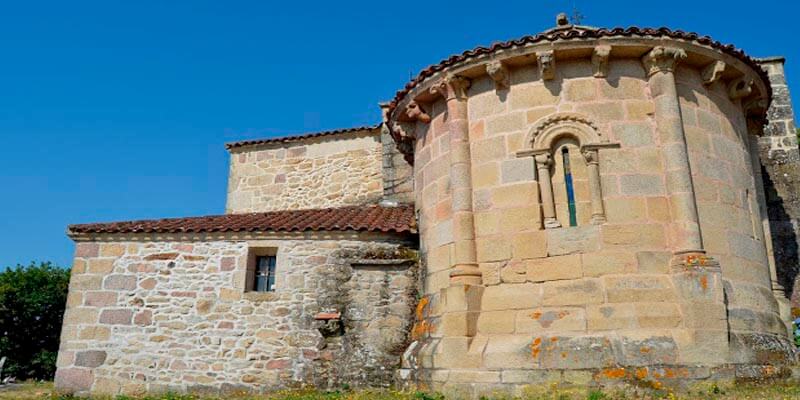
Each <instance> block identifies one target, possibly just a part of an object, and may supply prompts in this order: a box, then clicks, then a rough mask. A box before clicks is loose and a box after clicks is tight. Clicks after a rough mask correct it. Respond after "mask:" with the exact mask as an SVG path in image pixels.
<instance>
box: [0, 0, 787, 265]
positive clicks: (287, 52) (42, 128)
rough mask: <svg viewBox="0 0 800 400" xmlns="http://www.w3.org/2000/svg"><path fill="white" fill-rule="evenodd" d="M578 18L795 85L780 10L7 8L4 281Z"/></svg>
mask: <svg viewBox="0 0 800 400" xmlns="http://www.w3.org/2000/svg"><path fill="white" fill-rule="evenodd" d="M276 3H279V4H280V5H277V4H276ZM740 4H741V5H740ZM759 4H763V5H764V7H763V8H762V7H759V6H758V5H759ZM573 6H576V7H577V8H578V9H579V10H580V11H581V13H582V14H584V15H585V19H584V23H585V24H587V25H593V26H606V27H611V26H629V25H639V26H668V27H671V28H674V29H683V30H691V31H696V32H699V33H701V34H707V35H711V36H712V37H714V38H715V39H717V40H720V41H723V42H729V43H734V44H735V45H737V46H739V47H741V48H743V49H745V50H746V51H747V52H748V53H749V54H751V55H753V56H771V55H779V54H780V55H785V56H786V57H787V58H788V65H787V69H788V71H787V73H788V77H789V83H790V88H792V87H791V85H792V84H793V83H796V82H800V67H799V66H798V65H800V46H798V44H797V43H796V42H795V38H796V37H797V34H796V29H797V28H796V25H797V24H796V21H797V17H798V8H800V6H798V5H797V4H796V2H794V1H789V0H782V1H765V2H761V3H758V2H755V3H744V2H739V1H736V2H732V1H730V0H728V1H720V0H706V1H697V0H692V1H688V0H670V1H667V2H657V1H641V0H637V1H596V0H576V1H572V0H569V1H556V0H549V1H548V0H538V1H532V0H529V1H506V2H487V1H485V0H484V1H458V2H438V1H437V2H434V1H429V2H425V1H423V2H413V1H412V2H399V3H398V2H385V1H375V0H372V1H359V2H354V1H350V2H348V1H324V2H323V1H319V2H303V1H294V2H267V1H253V2H244V1H214V2H210V1H163V0H162V1H136V2H133V1H108V0H106V1H97V2H87V1H74V2H63V1H58V2H55V1H52V2H37V1H26V2H22V1H19V2H11V1H7V2H4V4H3V7H2V9H0V51H2V54H1V55H0V60H1V61H0V139H2V141H0V191H1V192H2V196H0V267H2V266H9V265H15V264H17V263H23V264H26V263H28V262H30V261H33V260H52V261H54V262H56V263H58V264H60V265H64V266H69V265H70V263H71V257H72V252H73V245H72V243H71V241H70V240H69V239H68V238H67V237H66V235H65V229H66V226H67V225H68V224H70V223H80V222H96V221H111V220H127V219H135V218H156V217H170V216H190V215H205V214H218V213H223V212H224V206H225V205H224V203H225V188H226V179H227V153H226V151H225V149H224V147H223V143H225V142H227V141H233V140H238V139H245V138H256V137H268V136H279V135H285V134H291V133H298V132H303V131H308V130H321V129H330V128H339V127H348V126H354V125H361V124H373V123H377V122H379V119H380V113H379V110H378V107H377V103H378V102H380V101H385V100H388V99H390V98H391V97H392V96H393V94H394V92H395V91H396V90H397V89H399V88H400V87H402V85H404V84H405V83H406V81H407V80H408V79H409V75H410V74H411V73H414V74H416V73H417V72H418V71H419V70H420V69H421V68H423V67H425V66H427V65H428V64H431V63H435V62H438V61H439V60H441V59H442V58H444V57H446V56H449V55H450V54H452V53H456V52H461V51H463V50H466V49H469V48H472V47H474V46H476V45H487V44H491V43H492V42H493V41H498V40H506V39H512V38H516V37H519V36H523V35H526V34H533V33H537V32H539V31H541V30H544V29H547V28H550V27H551V26H552V25H554V20H555V15H556V13H557V12H559V11H562V10H565V11H571V10H572V8H573ZM661 6H666V7H665V8H662V7H661ZM798 91H800V86H797V89H795V91H794V95H795V98H797V94H798V93H799V92H798Z"/></svg>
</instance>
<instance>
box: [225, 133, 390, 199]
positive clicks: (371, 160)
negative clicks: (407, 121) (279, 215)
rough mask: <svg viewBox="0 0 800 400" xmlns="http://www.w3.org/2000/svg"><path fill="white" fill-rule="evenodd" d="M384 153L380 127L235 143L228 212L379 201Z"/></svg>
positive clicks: (229, 179)
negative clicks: (256, 143) (244, 144)
mask: <svg viewBox="0 0 800 400" xmlns="http://www.w3.org/2000/svg"><path fill="white" fill-rule="evenodd" d="M382 153H383V148H382V146H381V143H380V134H379V132H378V130H377V129H376V130H373V131H362V132H355V133H344V134H340V135H334V136H325V137H320V138H310V139H304V140H301V141H297V142H293V143H289V144H286V143H280V144H275V145H261V146H248V147H244V148H237V149H234V150H233V151H232V152H231V166H230V176H229V178H228V203H227V213H229V214H239V213H248V212H264V211H276V210H297V209H312V208H327V207H338V206H345V205H360V204H367V203H377V202H378V201H379V200H380V199H381V197H382V196H383V177H382V165H383V164H382V159H383V154H382Z"/></svg>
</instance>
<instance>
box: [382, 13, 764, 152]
mask: <svg viewBox="0 0 800 400" xmlns="http://www.w3.org/2000/svg"><path fill="white" fill-rule="evenodd" d="M654 49H655V51H654ZM664 49H670V50H664ZM549 54H552V58H551V59H548V57H549ZM606 54H608V55H606ZM637 54H638V55H637ZM545 55H547V56H545ZM684 55H685V57H684ZM543 56H544V57H543ZM617 57H619V58H620V59H632V58H636V57H639V58H640V59H644V60H642V61H645V62H646V63H647V66H648V72H652V71H654V70H670V69H674V68H675V64H676V63H677V62H679V61H683V62H684V63H685V64H686V65H687V67H689V68H694V69H697V70H699V71H701V72H702V71H703V70H704V69H708V71H707V72H708V73H709V74H710V75H706V77H707V81H711V82H712V83H713V82H719V81H724V83H725V84H728V83H729V81H730V80H731V79H735V77H736V76H737V75H738V76H749V77H752V78H756V79H755V80H754V84H753V90H752V92H751V94H749V95H747V96H745V97H744V98H742V99H743V101H749V100H751V99H752V98H766V99H770V98H771V87H770V86H769V83H768V82H769V81H768V77H767V74H766V72H765V71H764V70H763V69H762V68H761V66H760V65H759V64H758V63H757V62H756V61H755V60H753V59H751V58H750V57H748V56H747V55H745V54H744V53H743V52H741V51H740V50H737V49H735V48H734V47H732V46H724V45H722V44H720V43H719V42H715V41H713V40H711V39H709V38H707V37H699V36H697V35H695V34H690V33H684V32H679V31H670V30H666V29H659V30H648V29H639V28H633V29H627V30H625V29H611V30H608V29H587V30H580V31H576V30H570V29H567V30H560V31H557V32H551V33H549V34H542V35H537V36H534V37H526V38H523V39H520V40H517V41H511V42H505V43H500V44H496V45H494V46H492V47H491V48H478V49H475V50H473V51H470V52H465V53H464V54H462V55H461V56H458V57H451V58H449V59H447V60H445V61H443V62H441V63H440V64H437V65H436V66H434V67H430V68H427V69H426V70H424V71H423V72H422V73H420V75H419V76H418V77H417V78H416V79H414V80H413V81H412V82H411V83H409V84H408V85H406V87H405V88H404V89H403V90H401V91H399V92H398V93H397V95H396V96H395V98H394V100H392V101H391V102H390V103H389V107H388V113H387V118H386V123H387V124H388V125H389V128H390V132H394V133H393V137H394V139H395V140H396V141H397V142H398V145H399V146H402V147H404V148H405V149H406V151H403V153H404V154H405V155H406V156H407V157H406V159H407V160H409V162H410V163H412V161H410V160H412V159H413V158H412V157H411V154H410V153H407V152H410V151H411V149H412V147H411V146H410V145H408V143H407V142H408V140H409V139H408V138H409V137H410V136H409V135H405V136H402V137H401V135H400V134H399V132H400V131H399V130H397V129H392V126H394V125H396V121H400V120H403V119H405V115H404V113H403V112H400V111H402V110H405V105H406V104H408V103H409V102H410V101H412V100H413V101H416V102H418V103H419V102H421V103H423V104H424V103H431V102H435V101H437V99H438V98H440V97H445V98H448V97H449V98H453V95H454V94H455V93H448V92H447V90H446V88H445V87H442V86H441V85H442V83H443V82H444V81H443V79H444V80H446V79H448V77H453V76H459V77H462V78H466V79H469V80H475V79H479V78H480V77H481V76H490V77H491V78H492V80H493V81H494V82H495V87H496V89H500V88H502V82H504V81H505V79H506V77H505V76H503V75H504V73H506V70H508V71H509V72H513V69H514V68H519V67H522V66H524V65H526V64H527V65H533V66H535V67H537V68H540V69H542V72H543V73H542V75H541V77H542V78H548V77H549V76H553V75H554V74H553V71H554V70H555V64H556V62H562V59H563V60H564V61H568V60H578V59H585V60H587V61H590V62H592V65H593V67H594V68H593V75H594V76H597V77H598V78H603V77H604V75H606V74H607V72H606V69H607V68H608V65H609V63H613V62H614V60H615V59H616V58H617ZM541 61H547V63H542V62H541ZM717 61H720V62H721V63H717ZM722 63H724V65H725V67H724V70H723V71H719V69H720V67H721V65H722ZM711 65H714V66H713V67H710V66H711ZM492 75H493V76H492ZM540 79H541V78H540ZM554 79H557V78H554ZM437 85H438V86H439V87H440V89H442V90H439V89H437V88H435V86H437ZM412 140H413V138H412Z"/></svg>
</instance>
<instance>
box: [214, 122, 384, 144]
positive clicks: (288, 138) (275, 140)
mask: <svg viewBox="0 0 800 400" xmlns="http://www.w3.org/2000/svg"><path fill="white" fill-rule="evenodd" d="M379 127H380V124H378V125H370V126H356V127H353V128H342V129H334V130H330V131H322V132H312V133H304V134H300V135H292V136H283V137H275V138H265V139H254V140H242V141H239V142H231V143H226V144H225V148H226V149H228V150H231V149H235V148H238V147H245V146H255V145H260V144H271V143H292V142H297V141H301V140H306V139H313V138H318V137H324V136H333V135H339V134H342V133H351V132H359V131H369V130H373V129H377V128H379Z"/></svg>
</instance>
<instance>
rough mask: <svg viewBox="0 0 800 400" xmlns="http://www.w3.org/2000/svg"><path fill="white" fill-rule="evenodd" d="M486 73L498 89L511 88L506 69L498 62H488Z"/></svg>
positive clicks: (509, 76)
mask: <svg viewBox="0 0 800 400" xmlns="http://www.w3.org/2000/svg"><path fill="white" fill-rule="evenodd" d="M486 73H487V74H489V77H490V78H492V80H493V81H494V84H495V86H496V87H497V88H498V89H500V88H508V87H510V86H511V84H510V81H511V79H510V78H511V75H510V74H509V73H508V68H506V66H505V65H503V63H502V62H500V61H499V60H492V61H489V62H488V63H487V64H486Z"/></svg>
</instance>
